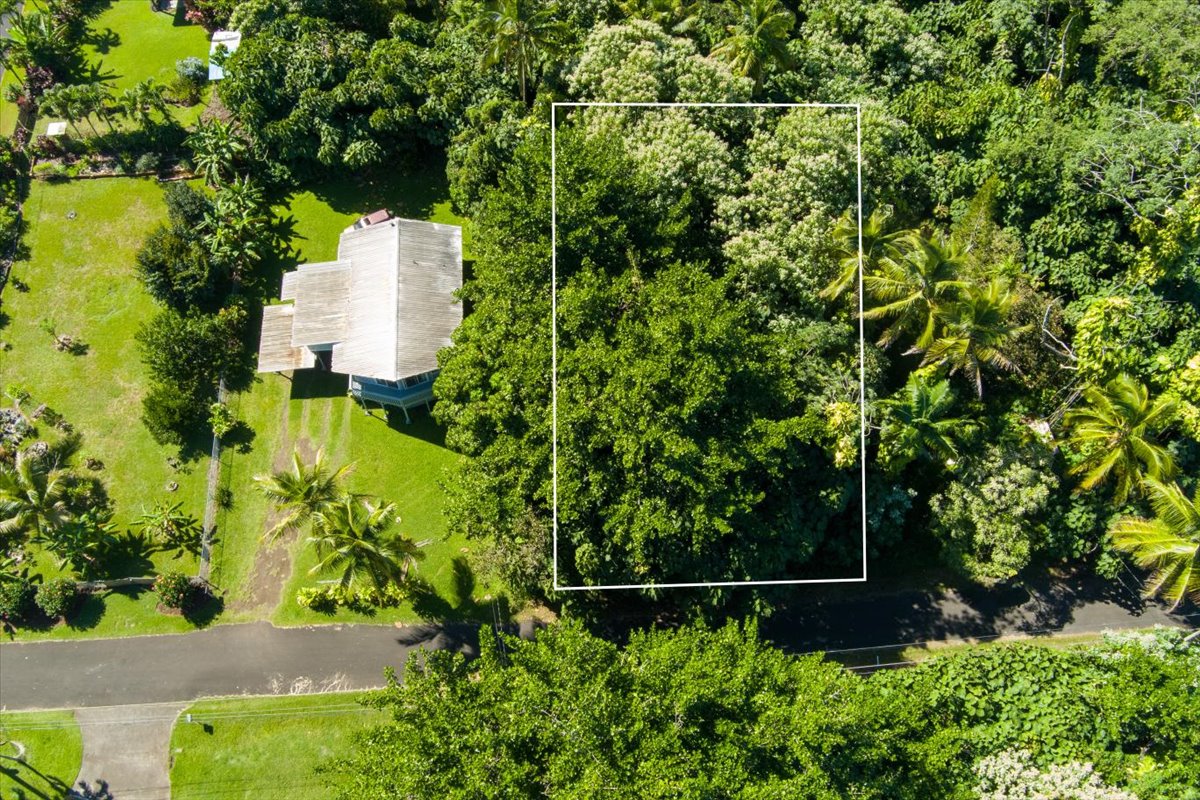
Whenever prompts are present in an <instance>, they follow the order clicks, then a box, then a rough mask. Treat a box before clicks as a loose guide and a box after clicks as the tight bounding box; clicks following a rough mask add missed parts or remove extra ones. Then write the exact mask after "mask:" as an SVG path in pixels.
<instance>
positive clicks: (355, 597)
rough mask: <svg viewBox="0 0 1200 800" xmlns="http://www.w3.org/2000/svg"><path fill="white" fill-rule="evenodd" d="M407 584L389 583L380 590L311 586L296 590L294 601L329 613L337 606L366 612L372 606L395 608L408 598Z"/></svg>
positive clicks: (314, 609)
mask: <svg viewBox="0 0 1200 800" xmlns="http://www.w3.org/2000/svg"><path fill="white" fill-rule="evenodd" d="M408 596H409V591H408V587H407V586H402V585H400V584H395V583H389V584H388V585H387V586H385V587H384V588H383V590H382V591H377V590H375V589H374V588H364V589H348V588H345V587H342V586H326V587H321V588H318V587H315V586H311V587H308V588H305V589H301V590H299V591H298V592H296V603H297V604H298V605H299V606H300V607H301V608H310V609H312V610H313V611H319V612H320V613H322V614H330V613H333V611H334V610H335V609H337V608H339V607H341V608H348V609H350V610H351V611H359V612H367V611H370V610H371V609H373V608H395V607H396V606H398V605H400V604H401V603H402V602H404V601H405V600H407V599H408Z"/></svg>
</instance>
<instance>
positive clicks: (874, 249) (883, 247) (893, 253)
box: [821, 209, 914, 302]
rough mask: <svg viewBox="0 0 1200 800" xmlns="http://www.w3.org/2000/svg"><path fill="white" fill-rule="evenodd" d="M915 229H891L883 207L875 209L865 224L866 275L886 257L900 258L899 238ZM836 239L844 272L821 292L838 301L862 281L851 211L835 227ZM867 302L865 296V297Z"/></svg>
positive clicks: (863, 247) (863, 255)
mask: <svg viewBox="0 0 1200 800" xmlns="http://www.w3.org/2000/svg"><path fill="white" fill-rule="evenodd" d="M913 234H914V232H913V231H907V230H898V231H891V232H889V231H888V230H887V217H886V216H885V215H884V214H883V213H882V212H881V211H880V210H879V209H875V210H874V211H872V212H871V216H869V217H868V218H867V220H866V222H864V223H863V226H862V270H863V275H864V277H865V276H866V275H867V274H869V273H871V272H874V271H875V269H876V267H877V265H878V263H879V260H880V259H882V258H885V257H886V258H899V257H900V255H901V252H900V250H899V248H898V247H897V246H896V241H897V240H898V239H900V238H902V237H908V236H912V235H913ZM832 235H833V239H834V241H835V242H836V243H837V249H838V255H839V258H838V267H839V268H840V269H841V272H839V273H838V276H837V278H836V279H835V280H834V281H833V282H832V283H830V284H829V285H828V286H826V287H825V288H824V289H823V290H822V291H821V297H823V298H825V299H826V300H836V299H837V298H838V297H841V296H842V294H843V293H844V292H846V291H847V290H848V289H850V288H851V287H853V286H856V285H857V283H858V269H859V259H858V221H857V220H856V219H854V217H852V216H851V215H850V214H849V213H847V214H844V215H843V216H842V217H841V218H840V219H838V222H837V225H835V226H834V229H833V234H832ZM864 302H865V298H864Z"/></svg>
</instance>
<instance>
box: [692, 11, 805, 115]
mask: <svg viewBox="0 0 1200 800" xmlns="http://www.w3.org/2000/svg"><path fill="white" fill-rule="evenodd" d="M727 8H728V9H729V10H730V12H731V14H732V15H733V16H734V17H735V19H736V20H737V21H736V22H735V23H734V24H732V25H727V26H726V27H725V30H726V31H727V32H728V34H729V35H728V36H727V37H726V38H725V39H724V40H723V41H722V42H720V43H719V44H718V45H717V46H716V47H714V48H713V49H712V53H710V55H711V56H712V57H713V58H716V59H719V60H721V61H727V62H729V65H730V66H731V67H732V68H733V71H734V72H736V73H738V74H740V75H744V76H746V77H747V78H753V79H754V91H755V93H756V94H757V93H758V90H759V89H760V88H762V82H763V75H764V74H765V72H766V69H767V67H769V66H771V65H772V64H778V65H780V66H782V67H786V66H787V65H788V64H789V63H790V61H791V57H790V56H789V55H788V51H787V42H788V31H790V30H791V29H792V26H793V25H795V24H796V16H795V15H794V14H793V13H792V12H791V11H788V10H787V9H786V8H785V7H784V6H783V3H781V2H780V0H736V1H735V2H731V3H728V4H727Z"/></svg>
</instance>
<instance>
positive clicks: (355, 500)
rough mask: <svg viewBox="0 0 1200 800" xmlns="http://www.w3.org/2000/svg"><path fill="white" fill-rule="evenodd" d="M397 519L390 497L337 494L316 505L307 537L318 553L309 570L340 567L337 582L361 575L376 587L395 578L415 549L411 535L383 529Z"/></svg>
mask: <svg viewBox="0 0 1200 800" xmlns="http://www.w3.org/2000/svg"><path fill="white" fill-rule="evenodd" d="M397 522H399V519H398V518H397V517H396V506H395V504H394V503H378V502H372V501H371V500H368V499H366V498H363V497H353V496H351V495H343V496H342V497H340V498H338V499H337V501H336V502H333V503H330V504H327V505H325V506H322V508H321V509H320V510H319V511H317V512H316V513H315V514H313V526H312V535H311V536H309V538H308V541H309V543H310V544H312V545H313V546H314V547H315V548H316V551H317V559H318V560H317V563H316V565H315V566H314V567H313V568H312V569H311V570H309V574H310V575H315V574H317V573H320V572H324V571H326V570H333V571H338V570H340V571H341V573H342V574H341V577H340V579H339V583H340V584H341V585H342V586H343V587H350V586H354V585H356V584H358V583H359V582H361V581H362V580H363V579H366V580H368V581H370V583H371V585H372V586H374V587H375V589H376V590H378V591H382V590H383V588H384V587H385V586H386V585H387V584H389V583H399V582H400V581H402V580H403V579H404V577H405V574H406V567H407V566H408V564H410V563H411V562H412V561H414V560H416V558H417V557H418V556H419V553H420V551H419V550H418V549H417V546H416V544H415V543H414V542H413V541H412V540H411V539H407V538H405V537H403V536H398V535H389V534H388V529H389V528H391V527H392V526H393V525H394V524H395V523H397Z"/></svg>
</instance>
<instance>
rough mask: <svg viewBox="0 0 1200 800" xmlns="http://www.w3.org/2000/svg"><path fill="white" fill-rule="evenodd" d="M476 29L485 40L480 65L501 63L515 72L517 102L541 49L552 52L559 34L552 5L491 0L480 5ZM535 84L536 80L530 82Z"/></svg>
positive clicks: (523, 0)
mask: <svg viewBox="0 0 1200 800" xmlns="http://www.w3.org/2000/svg"><path fill="white" fill-rule="evenodd" d="M480 29H481V30H482V32H483V34H484V36H486V37H487V39H488V47H487V51H486V52H485V53H484V54H483V66H485V67H493V66H495V65H497V64H503V65H504V66H505V67H507V68H508V69H511V70H514V71H515V72H516V73H517V81H518V83H519V84H520V86H521V102H522V103H528V100H527V97H526V85H527V84H528V83H529V82H530V80H531V79H533V78H534V76H535V73H536V71H537V69H538V67H539V64H540V61H541V54H542V53H543V52H553V51H554V50H555V49H556V47H557V43H558V41H559V39H560V38H561V37H562V34H563V24H562V22H560V21H559V20H558V19H556V17H555V8H554V6H553V5H552V4H546V3H542V2H539V0H492V1H491V2H489V3H488V4H487V5H486V6H485V7H484V15H483V17H482V18H481V20H480ZM534 83H535V84H536V81H534Z"/></svg>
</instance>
